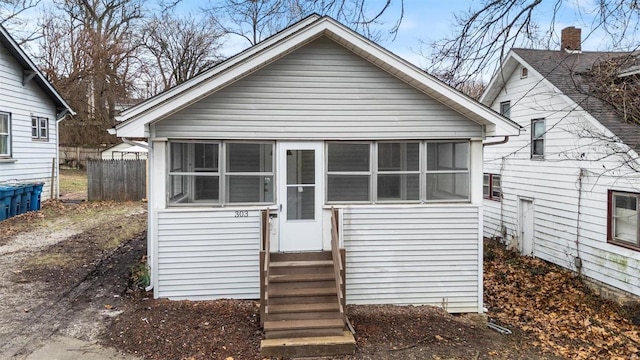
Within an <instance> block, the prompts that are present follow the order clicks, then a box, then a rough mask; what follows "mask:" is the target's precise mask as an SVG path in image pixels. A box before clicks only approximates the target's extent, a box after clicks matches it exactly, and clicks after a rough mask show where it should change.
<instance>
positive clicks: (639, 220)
mask: <svg viewBox="0 0 640 360" xmlns="http://www.w3.org/2000/svg"><path fill="white" fill-rule="evenodd" d="M615 195H623V196H627V197H634V198H635V200H636V241H635V243H632V242H630V241H626V240H619V239H615V238H614V229H615V215H614V211H615V209H614V196H615ZM607 243H609V244H613V245H616V246H621V247H624V248H627V249H631V250H636V251H640V193H634V192H629V191H618V190H608V192H607Z"/></svg>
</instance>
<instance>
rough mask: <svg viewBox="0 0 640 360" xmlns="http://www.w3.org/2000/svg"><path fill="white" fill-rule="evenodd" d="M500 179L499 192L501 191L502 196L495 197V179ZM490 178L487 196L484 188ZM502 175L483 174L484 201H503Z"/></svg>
mask: <svg viewBox="0 0 640 360" xmlns="http://www.w3.org/2000/svg"><path fill="white" fill-rule="evenodd" d="M496 177H497V178H498V182H499V184H500V185H499V187H497V188H498V190H497V191H499V193H500V195H497V196H496V195H494V192H495V191H496V186H495V183H496V181H495V178H496ZM485 178H488V180H489V181H488V183H487V186H488V189H489V193H488V194H485V193H484V187H485V183H484V179H485ZM502 194H503V193H502V175H500V174H491V173H484V174H482V197H483V198H484V199H487V200H492V201H502Z"/></svg>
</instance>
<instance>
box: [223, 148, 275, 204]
mask: <svg viewBox="0 0 640 360" xmlns="http://www.w3.org/2000/svg"><path fill="white" fill-rule="evenodd" d="M226 153H227V157H226V163H227V165H226V166H227V168H226V179H225V181H226V202H227V203H272V202H273V200H274V199H273V187H274V182H273V179H274V177H273V144H253V143H227V144H226Z"/></svg>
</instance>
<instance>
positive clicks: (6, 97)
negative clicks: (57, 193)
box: [0, 44, 57, 199]
mask: <svg viewBox="0 0 640 360" xmlns="http://www.w3.org/2000/svg"><path fill="white" fill-rule="evenodd" d="M0 111H1V112H8V113H11V159H12V160H15V161H10V162H7V161H4V162H3V161H2V160H0V183H3V182H14V181H16V182H21V183H22V182H29V183H31V182H45V186H44V188H43V193H42V198H43V199H47V198H49V197H50V196H51V194H50V190H51V183H50V181H51V167H52V162H53V159H54V158H55V157H56V152H57V149H56V136H57V134H56V108H55V105H54V104H53V102H51V101H50V100H49V97H48V96H47V95H46V94H45V93H44V92H43V91H42V90H41V89H40V87H38V85H37V84H36V83H35V81H31V82H29V83H27V84H26V85H24V86H23V85H22V67H21V66H20V65H19V64H18V62H17V61H16V60H15V58H13V56H11V54H10V53H9V52H8V50H7V49H6V48H5V47H4V46H3V45H1V44H0ZM31 116H37V117H45V118H48V119H49V139H48V141H41V140H32V138H31ZM56 169H57V166H56ZM56 177H57V175H56Z"/></svg>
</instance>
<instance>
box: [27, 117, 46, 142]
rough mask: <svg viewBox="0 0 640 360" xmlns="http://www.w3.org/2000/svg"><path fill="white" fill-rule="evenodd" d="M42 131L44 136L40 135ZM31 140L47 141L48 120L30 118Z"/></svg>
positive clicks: (44, 118)
mask: <svg viewBox="0 0 640 360" xmlns="http://www.w3.org/2000/svg"><path fill="white" fill-rule="evenodd" d="M34 122H35V125H34ZM34 131H35V135H34ZM43 131H44V135H43V133H42V132H43ZM31 140H40V141H49V118H47V117H42V116H31Z"/></svg>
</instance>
